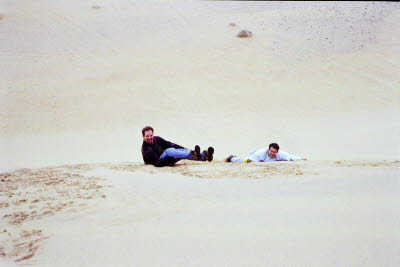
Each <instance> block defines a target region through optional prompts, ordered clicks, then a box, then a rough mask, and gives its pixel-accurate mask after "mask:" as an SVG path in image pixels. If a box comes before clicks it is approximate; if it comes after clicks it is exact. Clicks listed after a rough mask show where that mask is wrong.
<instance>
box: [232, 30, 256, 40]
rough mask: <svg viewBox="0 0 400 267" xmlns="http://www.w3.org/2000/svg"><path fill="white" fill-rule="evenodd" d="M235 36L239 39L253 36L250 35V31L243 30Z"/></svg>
mask: <svg viewBox="0 0 400 267" xmlns="http://www.w3.org/2000/svg"><path fill="white" fill-rule="evenodd" d="M236 36H237V37H239V38H249V37H252V36H253V34H252V33H251V31H248V30H243V31H240V32H239V33H238V34H237V35H236Z"/></svg>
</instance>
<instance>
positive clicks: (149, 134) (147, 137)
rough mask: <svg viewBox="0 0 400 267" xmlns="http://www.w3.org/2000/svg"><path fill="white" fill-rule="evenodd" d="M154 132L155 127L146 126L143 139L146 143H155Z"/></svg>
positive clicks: (143, 130)
mask: <svg viewBox="0 0 400 267" xmlns="http://www.w3.org/2000/svg"><path fill="white" fill-rule="evenodd" d="M153 133H154V129H153V128H152V127H150V126H146V127H144V128H143V129H142V135H143V140H144V141H145V142H146V143H149V144H152V143H153Z"/></svg>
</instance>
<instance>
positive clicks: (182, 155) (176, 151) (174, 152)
mask: <svg viewBox="0 0 400 267" xmlns="http://www.w3.org/2000/svg"><path fill="white" fill-rule="evenodd" d="M200 155H201V159H200V160H201V161H205V159H204V156H203V153H200ZM166 157H174V158H178V159H190V160H196V159H193V158H192V157H191V156H190V150H188V149H184V148H167V149H166V150H165V151H164V153H163V154H162V155H161V157H160V158H161V159H163V158H166Z"/></svg>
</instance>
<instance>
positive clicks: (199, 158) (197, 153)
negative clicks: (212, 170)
mask: <svg viewBox="0 0 400 267" xmlns="http://www.w3.org/2000/svg"><path fill="white" fill-rule="evenodd" d="M194 152H196V156H197V157H196V159H197V160H201V153H200V147H199V146H198V145H196V146H195V147H194Z"/></svg>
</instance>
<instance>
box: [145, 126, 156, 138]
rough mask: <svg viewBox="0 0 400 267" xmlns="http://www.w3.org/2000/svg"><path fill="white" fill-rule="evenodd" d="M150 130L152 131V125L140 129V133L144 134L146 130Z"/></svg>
mask: <svg viewBox="0 0 400 267" xmlns="http://www.w3.org/2000/svg"><path fill="white" fill-rule="evenodd" d="M150 130H151V131H152V132H153V133H154V129H153V128H152V127H150V126H146V127H144V128H143V129H142V135H143V136H144V132H147V131H150Z"/></svg>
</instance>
